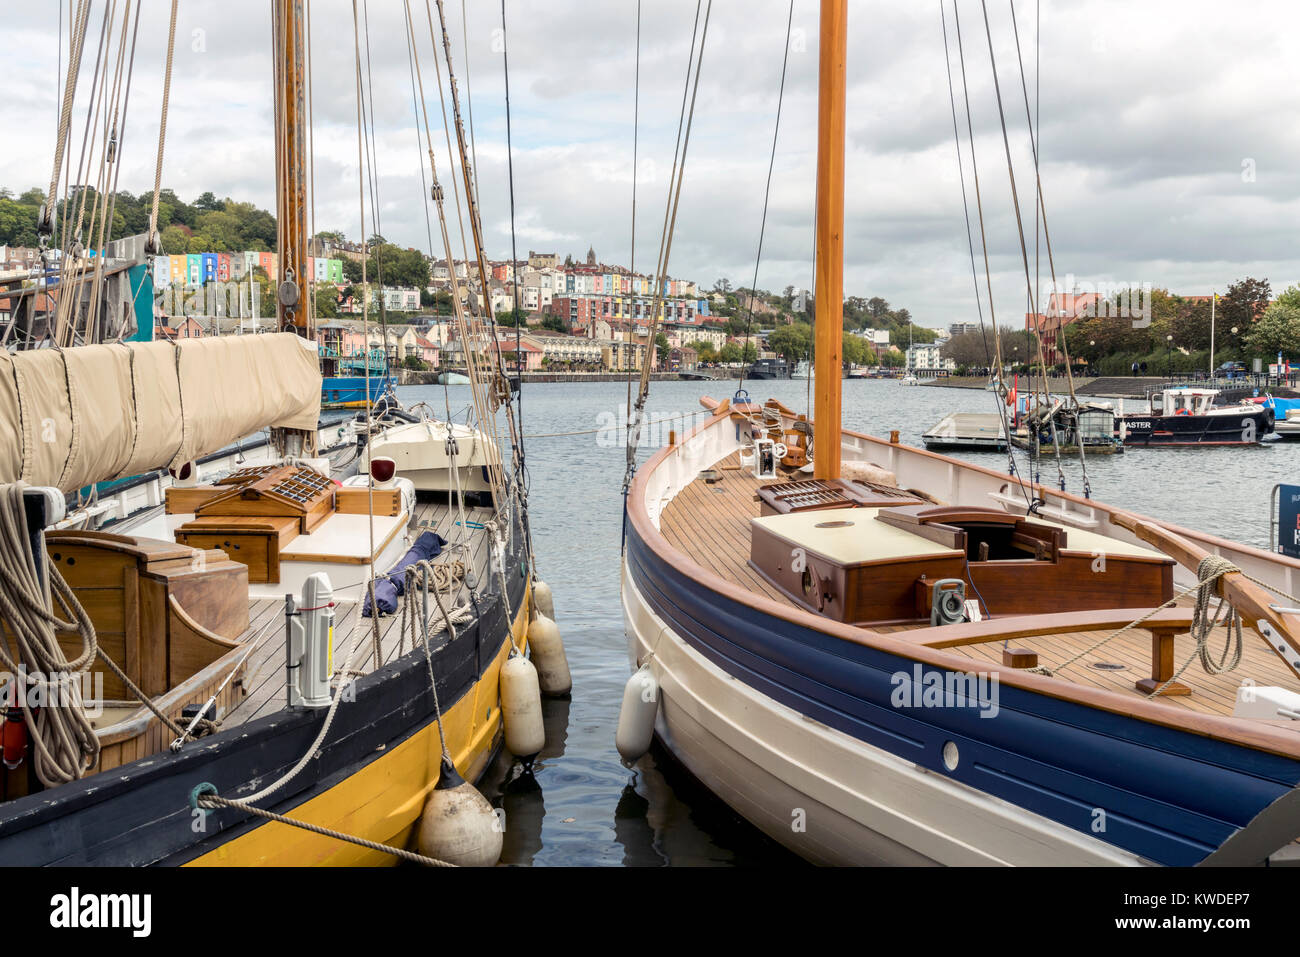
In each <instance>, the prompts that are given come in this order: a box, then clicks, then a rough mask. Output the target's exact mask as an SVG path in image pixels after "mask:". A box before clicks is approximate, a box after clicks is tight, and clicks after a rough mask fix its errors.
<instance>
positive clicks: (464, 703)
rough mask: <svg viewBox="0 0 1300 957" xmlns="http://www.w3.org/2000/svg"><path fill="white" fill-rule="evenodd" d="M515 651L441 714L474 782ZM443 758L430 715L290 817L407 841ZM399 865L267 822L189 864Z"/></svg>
mask: <svg viewBox="0 0 1300 957" xmlns="http://www.w3.org/2000/svg"><path fill="white" fill-rule="evenodd" d="M531 598H532V593H531V590H530V591H529V593H528V594H527V596H526V597H525V600H524V608H523V609H521V610H520V612H519V614H518V615H517V616H516V617H515V623H514V627H513V629H512V637H513V639H514V641H515V644H516V645H517V646H518V647H519V649H520V650H521V651H522V650H523V649H524V648H525V646H526V637H527V630H528V614H527V612H528V602H529V601H530V600H531ZM509 653H510V649H509V648H508V647H506V646H503V647H502V649H501V652H500V654H498V655H497V657H496V659H495V660H494V661H492V662H491V663H490V664H489V665H488V666H487V668H486V669H484V672H483V675H482V677H481V678H479V680H478V682H477V683H476V684H475V685H474V686H473V687H472V688H470V689H469V690H468V691H467V692H466V693H465V694H464V696H463V697H462V698H461V700H460V701H458V702H457V703H456V704H455V705H453V706H452V707H451V708H449V709H448V710H446V711H443V713H442V720H443V728H444V730H445V732H446V735H447V748H448V750H449V751H450V752H451V756H452V760H453V761H454V762H455V764H456V770H457V771H459V772H460V773H461V775H462V776H463V777H464V778H465V780H467V781H476V780H478V778H479V776H480V775H481V774H482V773H483V772H484V771H485V770H486V769H487V765H488V761H489V760H490V759H491V757H492V754H493V751H494V750H495V749H494V747H493V745H494V744H495V742H496V740H497V735H498V734H499V733H500V729H501V707H500V702H501V697H500V689H499V684H498V680H499V678H500V676H501V666H502V665H503V664H505V661H506V658H507V657H508V655H509ZM441 756H442V751H441V746H440V744H439V740H438V723H437V722H436V721H431V722H429V724H428V725H427V726H426V727H424V728H422V729H420V730H419V731H417V732H416V733H415V734H413V735H411V737H409V738H407V739H406V740H405V741H403V742H402V743H401V744H399V745H397V746H396V747H394V748H392V749H391V750H390V751H389V752H388V753H387V754H384V755H382V756H381V757H379V758H377V759H375V760H374V761H371V762H370V763H369V764H367V765H365V766H364V767H362V768H359V769H358V770H357V771H356V772H355V773H354V774H351V775H349V776H348V777H347V778H346V779H344V780H343V781H340V782H339V783H338V784H336V785H334V787H332V788H330V789H329V790H328V791H325V792H323V793H321V794H318V795H317V796H316V797H314V798H311V799H310V800H308V801H304V802H303V803H302V804H300V805H298V806H297V807H295V808H293V809H292V810H291V811H289V812H288V813H287V816H288V817H292V818H295V819H297V820H302V821H309V822H311V823H312V824H317V825H320V826H322V827H328V828H331V829H333V830H336V831H342V832H344V833H345V834H353V835H356V836H358V837H364V838H367V839H369V840H371V841H378V842H380V843H382V844H388V845H391V846H393V847H402V848H405V847H408V846H409V844H410V841H411V838H412V835H413V833H414V831H415V828H416V827H417V826H418V824H419V821H420V813H421V812H422V811H423V810H424V802H425V800H426V798H427V797H428V796H429V792H431V791H432V790H433V786H434V785H435V784H437V783H438V764H439V759H440V758H441ZM396 863H397V858H396V857H394V856H393V855H391V854H385V853H383V852H382V851H372V850H370V849H368V848H364V847H359V846H357V845H356V844H351V843H348V842H346V841H341V840H338V839H337V838H332V837H324V836H322V835H319V834H313V833H311V832H310V831H305V830H303V829H302V828H299V827H293V826H291V825H288V824H280V823H279V822H277V821H268V822H267V823H265V824H262V825H261V826H259V827H255V828H253V830H251V831H248V832H246V833H244V834H241V835H239V836H238V837H236V838H233V839H231V840H229V841H226V842H225V843H224V844H222V845H221V846H219V847H216V848H214V849H212V850H211V851H209V852H208V853H206V854H204V855H202V856H201V857H196V858H195V859H194V860H192V861H189V862H188V863H187V864H186V865H185V866H186V867H248V866H272V867H303V866H322V865H328V866H343V867H356V866H376V865H389V864H396Z"/></svg>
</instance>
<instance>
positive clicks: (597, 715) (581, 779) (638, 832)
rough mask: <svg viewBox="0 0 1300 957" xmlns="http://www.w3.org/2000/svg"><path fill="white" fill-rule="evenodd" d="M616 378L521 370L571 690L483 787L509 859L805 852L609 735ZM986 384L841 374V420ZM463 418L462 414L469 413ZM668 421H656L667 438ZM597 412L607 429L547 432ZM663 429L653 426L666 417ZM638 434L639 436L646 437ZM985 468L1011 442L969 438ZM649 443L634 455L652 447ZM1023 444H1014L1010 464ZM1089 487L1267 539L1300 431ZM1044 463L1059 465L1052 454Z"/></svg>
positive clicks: (1001, 463) (892, 412)
mask: <svg viewBox="0 0 1300 957" xmlns="http://www.w3.org/2000/svg"><path fill="white" fill-rule="evenodd" d="M734 388H735V385H734V383H727V382H718V383H708V382H661V383H654V384H653V385H652V389H651V397H650V402H649V405H648V415H647V420H648V421H651V422H653V421H655V420H659V419H665V418H667V417H670V416H679V418H677V419H676V420H675V421H673V422H672V423H671V424H672V425H673V426H674V427H677V428H680V427H681V423H682V422H683V421H685V422H691V421H698V417H696V416H694V415H693V414H694V413H695V412H696V411H697V410H698V409H699V401H698V400H699V397H700V396H701V395H713V396H714V397H717V398H722V397H724V396H727V395H730V393H731V392H732V391H733V390H734ZM749 389H750V392H751V395H752V396H753V397H754V398H755V399H756V400H762V399H766V398H769V397H771V398H777V399H780V400H781V401H783V402H785V403H786V404H787V405H789V406H790V407H791V408H794V409H798V410H803V409H805V408H806V407H807V383H806V382H794V381H765V382H759V383H750V384H749ZM399 395H400V396H401V399H402V401H403V402H404V403H406V404H408V405H409V404H411V403H414V402H417V401H420V400H425V401H427V402H428V403H429V404H430V406H432V407H433V408H434V409H436V410H442V409H444V408H445V407H446V406H445V403H447V402H448V401H449V404H450V409H451V410H452V412H453V414H456V413H459V412H460V410H462V409H464V408H465V407H466V405H467V404H468V403H469V392H468V389H467V388H466V387H464V386H453V387H451V388H449V389H448V390H447V395H446V397H444V390H443V388H442V387H441V386H436V387H412V388H405V389H401V390H399ZM626 396H627V392H626V386H625V385H624V384H622V383H548V384H539V385H527V386H525V387H524V415H523V418H524V422H523V425H524V434H525V436H526V437H528V439H527V442H526V449H527V462H528V466H529V473H530V482H531V494H530V502H531V506H532V507H531V517H532V527H533V535H534V544H535V547H536V551H537V566H538V572H539V574H540V575H541V577H542V578H544V579H545V580H546V581H547V582H548V583H549V584H550V586H551V588H552V589H553V590H554V592H555V611H556V616H557V618H558V623H559V626H560V629H561V632H562V634H563V635H564V641H565V649H566V651H567V653H568V657H569V666H570V668H571V670H572V672H573V698H572V700H571V701H563V702H559V701H547V702H544V705H543V709H544V712H545V716H546V721H547V727H546V739H547V747H546V750H545V751H543V753H542V755H541V757H539V759H538V761H537V763H536V765H535V767H534V773H533V774H532V775H531V776H521V774H520V770H519V769H518V768H512V767H511V763H510V761H509V760H508V759H500V760H498V762H497V764H496V765H495V766H494V767H493V768H491V769H490V770H489V772H488V774H487V777H486V779H485V780H484V781H483V782H482V785H481V786H482V789H483V791H484V793H485V794H486V796H487V798H488V800H490V801H491V802H492V803H493V804H495V805H498V806H500V807H502V808H504V809H505V811H506V821H507V824H506V837H505V851H504V854H503V862H504V863H507V864H515V865H527V864H539V865H629V866H663V865H669V864H671V865H721V866H729V865H735V866H754V865H760V866H764V865H766V866H773V865H782V866H788V865H791V864H797V863H799V862H798V861H797V859H795V858H793V857H792V856H791V855H789V854H788V853H787V852H786V851H785V850H784V849H782V848H781V847H780V846H779V845H776V844H775V843H774V842H772V841H770V840H769V839H767V838H766V837H765V836H764V835H762V834H760V833H759V832H757V831H756V830H754V829H753V828H751V827H750V826H749V825H748V824H746V823H745V822H744V821H742V820H740V819H739V818H737V817H736V816H735V815H734V814H733V813H731V811H730V809H729V808H727V807H726V805H724V804H722V803H721V802H720V801H718V800H717V799H716V798H714V797H712V796H711V795H710V794H708V793H707V792H705V791H703V789H702V788H701V787H700V785H699V784H698V783H697V782H696V781H694V780H693V779H692V778H691V777H690V775H689V774H688V773H687V772H685V771H684V770H683V769H681V768H680V767H678V766H676V765H675V764H674V763H673V762H672V761H671V759H669V758H668V757H667V756H666V755H665V754H663V753H661V752H660V751H658V749H656V750H655V751H652V752H651V753H650V754H649V755H647V756H646V757H644V758H642V759H641V760H640V761H639V762H638V763H637V765H636V767H635V768H633V769H631V770H629V769H628V768H625V767H623V765H622V764H621V763H620V761H619V757H618V753H617V752H616V751H615V750H614V727H615V724H616V723H617V720H618V708H619V704H620V703H621V701H622V691H623V683H624V682H625V681H626V680H627V676H628V673H629V672H628V663H627V657H626V644H625V641H624V636H623V620H622V611H621V609H620V606H619V549H620V531H621V520H622V497H621V494H620V489H621V483H622V478H623V470H624V459H625V452H624V448H623V446H622V444H621V441H620V438H619V437H618V436H617V435H615V434H614V433H613V431H612V430H611V429H610V426H611V425H612V423H614V422H616V421H618V420H619V417H620V416H621V414H622V407H623V405H624V404H625V402H626ZM994 410H995V408H994V405H993V396H992V395H991V394H990V393H986V392H983V391H974V390H963V389H936V388H925V387H922V388H905V387H902V386H899V385H898V384H897V383H894V382H882V381H872V380H854V381H847V382H845V383H844V425H845V427H846V428H851V429H855V430H858V431H862V432H867V433H869V434H874V435H888V434H889V431H890V430H891V429H898V430H899V431H900V433H901V439H902V441H903V442H904V443H907V444H912V445H917V446H920V445H921V433H923V432H925V431H926V430H927V429H929V428H930V427H931V426H933V425H935V424H936V423H937V422H938V421H939V419H941V418H942V417H943V416H944V415H946V414H947V413H949V412H992V411H994ZM457 418H458V419H459V420H460V421H464V416H463V414H458V415H457ZM668 427H669V425H668V424H665V425H663V426H661V427H658V428H651V429H650V430H649V438H650V439H651V440H657V441H658V442H663V441H666V439H667V429H668ZM593 429H604V430H605V431H604V432H603V433H597V434H584V435H571V436H554V435H551V433H557V432H580V431H584V430H593ZM657 432H658V433H661V434H656V433H657ZM643 448H645V445H644V444H643ZM958 457H961V458H968V459H970V460H971V461H977V462H980V463H981V464H983V465H986V466H987V467H990V468H996V469H1004V468H1005V467H1006V455H1005V453H1001V454H993V453H964V454H961V453H959V455H958ZM644 458H645V453H643V455H642V460H644ZM1025 465H1026V460H1025V458H1024V456H1023V454H1022V455H1020V457H1019V460H1018V467H1020V468H1022V469H1023V468H1024V467H1025ZM1064 471H1065V475H1066V489H1067V491H1071V492H1075V493H1081V492H1082V487H1083V483H1082V481H1081V478H1080V467H1079V463H1078V461H1077V458H1076V459H1074V460H1070V461H1067V462H1066V463H1065V466H1064ZM1088 477H1089V479H1090V481H1091V484H1092V492H1093V496H1094V497H1095V498H1097V499H1100V500H1101V501H1105V502H1108V503H1112V504H1122V505H1124V506H1125V507H1127V508H1130V509H1132V510H1134V511H1138V512H1142V513H1145V514H1148V515H1152V516H1155V517H1158V518H1163V519H1167V520H1170V521H1176V522H1178V523H1180V524H1182V525H1186V526H1189V527H1191V528H1195V529H1203V530H1205V531H1207V532H1212V533H1215V534H1219V535H1223V536H1225V537H1228V538H1232V539H1235V540H1237V541H1241V542H1247V543H1250V544H1255V545H1261V546H1265V547H1266V546H1267V545H1268V539H1269V517H1268V508H1269V496H1270V493H1271V490H1272V488H1273V486H1274V485H1275V484H1276V483H1278V482H1297V481H1300V443H1289V444H1281V443H1273V444H1271V445H1265V446H1260V447H1257V448H1244V449H1230V448H1206V449H1157V450H1146V451H1142V450H1130V451H1128V452H1126V453H1125V454H1123V455H1117V456H1106V457H1101V456H1098V457H1097V458H1095V459H1090V460H1089V461H1088ZM1042 480H1043V481H1044V482H1045V483H1046V484H1049V485H1051V484H1054V483H1055V481H1056V467H1055V463H1054V462H1053V461H1047V462H1045V463H1044V466H1043V473H1042Z"/></svg>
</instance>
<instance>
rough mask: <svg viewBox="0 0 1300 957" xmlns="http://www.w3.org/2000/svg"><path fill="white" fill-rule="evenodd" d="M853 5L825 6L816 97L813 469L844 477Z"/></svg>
mask: <svg viewBox="0 0 1300 957" xmlns="http://www.w3.org/2000/svg"><path fill="white" fill-rule="evenodd" d="M847 39H848V0H822V10H821V40H820V44H821V46H820V50H821V66H820V70H819V83H818V96H817V247H816V257H817V262H816V276H817V281H816V290H815V296H816V313H815V315H816V324H815V326H814V333H813V342H814V352H815V365H814V370H815V376H816V397H815V402H814V407H813V467H814V475H815V477H816V478H819V479H836V478H839V477H840V389H841V382H840V379H841V376H842V362H841V357H840V354H841V351H842V349H843V336H844V110H845V60H846V58H847V47H848V42H847Z"/></svg>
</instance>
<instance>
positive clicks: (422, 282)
mask: <svg viewBox="0 0 1300 957" xmlns="http://www.w3.org/2000/svg"><path fill="white" fill-rule="evenodd" d="M366 273H367V278H368V279H369V280H370V281H371V282H374V283H378V282H380V281H382V282H383V284H384V285H385V286H389V287H392V286H414V287H415V288H416V289H423V288H424V287H425V286H427V285H429V261H428V260H427V259H425V258H424V254H423V253H421V252H420V251H419V250H416V249H402V248H401V247H400V246H394V245H393V244H392V243H379V244H378V245H376V246H374V247H373V248H372V249H371V251H370V256H369V258H368V259H367V261H366ZM353 281H355V280H353Z"/></svg>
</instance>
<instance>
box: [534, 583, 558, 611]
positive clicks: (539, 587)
mask: <svg viewBox="0 0 1300 957" xmlns="http://www.w3.org/2000/svg"><path fill="white" fill-rule="evenodd" d="M533 604H534V605H535V606H536V607H537V610H538V611H540V612H541V613H542V614H543V615H545V616H546V617H547V618H549V619H551V621H555V595H554V594H553V593H552V592H551V586H550V585H548V584H546V582H544V581H542V580H541V579H540V578H539V579H537V580H536V581H534V582H533Z"/></svg>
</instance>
